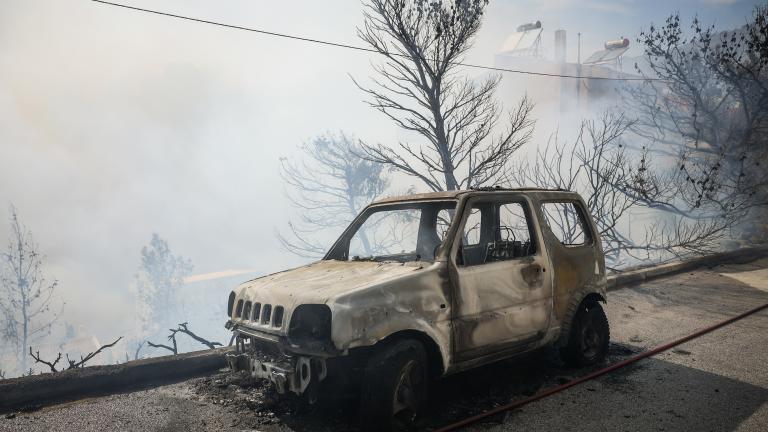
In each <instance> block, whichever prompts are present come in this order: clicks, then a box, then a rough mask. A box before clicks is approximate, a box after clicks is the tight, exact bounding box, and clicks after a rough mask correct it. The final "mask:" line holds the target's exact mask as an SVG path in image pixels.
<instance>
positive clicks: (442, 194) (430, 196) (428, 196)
mask: <svg viewBox="0 0 768 432" xmlns="http://www.w3.org/2000/svg"><path fill="white" fill-rule="evenodd" d="M488 192H490V193H494V192H532V193H536V194H543V195H549V193H552V194H553V195H555V194H564V193H565V194H569V195H570V194H573V195H577V194H576V193H575V192H572V191H569V190H566V189H543V188H532V187H524V188H501V187H484V188H477V189H461V190H452V191H439V192H426V193H419V194H412V195H401V196H392V197H386V198H381V199H378V200H376V201H374V202H373V203H372V204H386V203H394V202H402V201H426V200H441V199H443V200H445V199H456V198H458V197H459V196H461V195H464V194H476V193H478V194H482V193H488Z"/></svg>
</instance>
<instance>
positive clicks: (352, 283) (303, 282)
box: [235, 260, 429, 307]
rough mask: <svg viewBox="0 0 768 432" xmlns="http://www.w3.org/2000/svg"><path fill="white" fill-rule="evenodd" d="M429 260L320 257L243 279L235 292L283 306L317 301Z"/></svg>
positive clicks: (412, 269)
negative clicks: (315, 260) (395, 260)
mask: <svg viewBox="0 0 768 432" xmlns="http://www.w3.org/2000/svg"><path fill="white" fill-rule="evenodd" d="M428 264H429V263H425V262H409V263H398V262H370V261H335V260H322V261H317V262H314V263H312V264H309V265H306V266H303V267H298V268H295V269H292V270H286V271H283V272H279V273H274V274H271V275H267V276H263V277H260V278H258V279H253V280H251V281H248V282H245V283H243V284H241V285H240V286H239V287H238V288H237V289H236V290H235V294H236V296H237V298H238V299H245V300H246V301H248V300H250V301H253V302H256V301H259V302H262V303H264V302H269V303H272V304H281V305H284V306H286V307H292V306H294V305H298V304H308V303H314V304H320V303H326V302H328V301H329V300H331V299H332V298H334V297H336V296H339V295H342V294H346V293H348V292H350V291H353V290H356V289H360V288H365V287H369V286H373V285H377V284H379V283H382V282H386V281H388V280H391V279H394V278H397V277H400V276H404V275H407V274H409V273H413V272H415V271H418V270H420V269H422V268H423V267H424V266H425V265H428Z"/></svg>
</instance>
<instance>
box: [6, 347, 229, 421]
mask: <svg viewBox="0 0 768 432" xmlns="http://www.w3.org/2000/svg"><path fill="white" fill-rule="evenodd" d="M228 349H230V348H217V349H215V350H204V351H195V352H191V353H185V354H179V355H176V356H163V357H154V358H149V359H142V360H135V361H129V362H127V363H122V364H117V365H105V366H91V367H86V368H82V369H73V370H66V371H62V372H57V373H46V374H41V375H32V376H28V377H21V378H11V379H5V380H0V412H8V411H14V410H23V409H36V408H39V407H40V406H42V405H44V404H45V405H48V404H52V403H59V402H65V401H71V400H76V399H81V398H83V397H88V396H100V395H106V394H113V393H121V392H125V391H128V390H135V389H138V388H147V387H154V386H156V385H159V384H167V383H172V382H178V381H183V380H185V379H188V378H191V377H195V376H200V375H204V374H207V373H210V372H211V371H213V370H216V369H220V368H223V367H226V362H225V360H224V353H225V352H226V351H227V350H228Z"/></svg>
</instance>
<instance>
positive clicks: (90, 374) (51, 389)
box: [0, 246, 768, 412]
mask: <svg viewBox="0 0 768 432" xmlns="http://www.w3.org/2000/svg"><path fill="white" fill-rule="evenodd" d="M764 256H768V246H760V247H750V248H744V249H738V250H735V251H730V252H722V253H717V254H713V255H707V256H704V257H699V258H694V259H691V260H685V261H677V262H671V263H666V264H662V265H657V266H652V267H646V268H640V269H634V270H628V271H625V272H622V273H619V274H616V275H612V276H609V277H608V290H609V291H613V290H617V289H620V288H624V287H627V286H630V285H634V284H638V283H642V282H645V281H649V280H652V279H656V278H660V277H664V276H670V275H673V274H676V273H681V272H685V271H688V270H691V269H694V268H697V267H702V266H707V265H715V264H722V263H730V262H748V261H752V260H755V259H758V258H761V257H764ZM230 349H231V348H217V349H215V350H204V351H196V352H191V353H186V354H180V355H176V356H164V357H155V358H149V359H143V360H136V361H130V362H127V363H123V364H118V365H106V366H92V367H86V368H83V369H75V370H68V371H63V372H58V373H55V374H51V373H49V374H42V375H33V376H29V377H23V378H12V379H6V380H0V412H9V411H14V410H23V409H35V408H38V407H40V406H42V405H44V404H45V405H49V404H53V403H60V402H65V401H71V400H77V399H81V398H84V397H89V396H103V395H107V394H114V393H124V392H127V391H130V390H136V389H140V388H151V387H156V386H158V385H162V384H168V383H172V382H178V381H183V380H185V379H188V378H192V377H195V376H200V375H205V374H207V373H210V372H211V371H214V370H217V369H221V368H224V367H226V362H225V360H224V353H225V352H226V351H227V350H230Z"/></svg>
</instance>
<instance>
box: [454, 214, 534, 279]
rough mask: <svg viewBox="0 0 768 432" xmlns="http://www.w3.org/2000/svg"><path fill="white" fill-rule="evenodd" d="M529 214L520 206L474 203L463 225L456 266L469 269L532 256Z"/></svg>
mask: <svg viewBox="0 0 768 432" xmlns="http://www.w3.org/2000/svg"><path fill="white" fill-rule="evenodd" d="M528 215H529V213H528V211H527V208H526V207H525V204H524V203H521V202H504V203H498V202H496V203H476V204H474V205H473V206H472V207H471V208H470V209H469V214H468V215H467V221H466V223H465V224H464V232H463V235H462V247H461V251H460V257H459V262H460V264H462V265H465V266H473V265H478V264H484V263H488V262H495V261H505V260H511V259H517V258H522V257H526V256H530V255H533V254H534V253H535V252H536V248H535V243H534V242H533V241H532V232H533V231H532V229H531V224H530V220H529V216H528Z"/></svg>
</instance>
